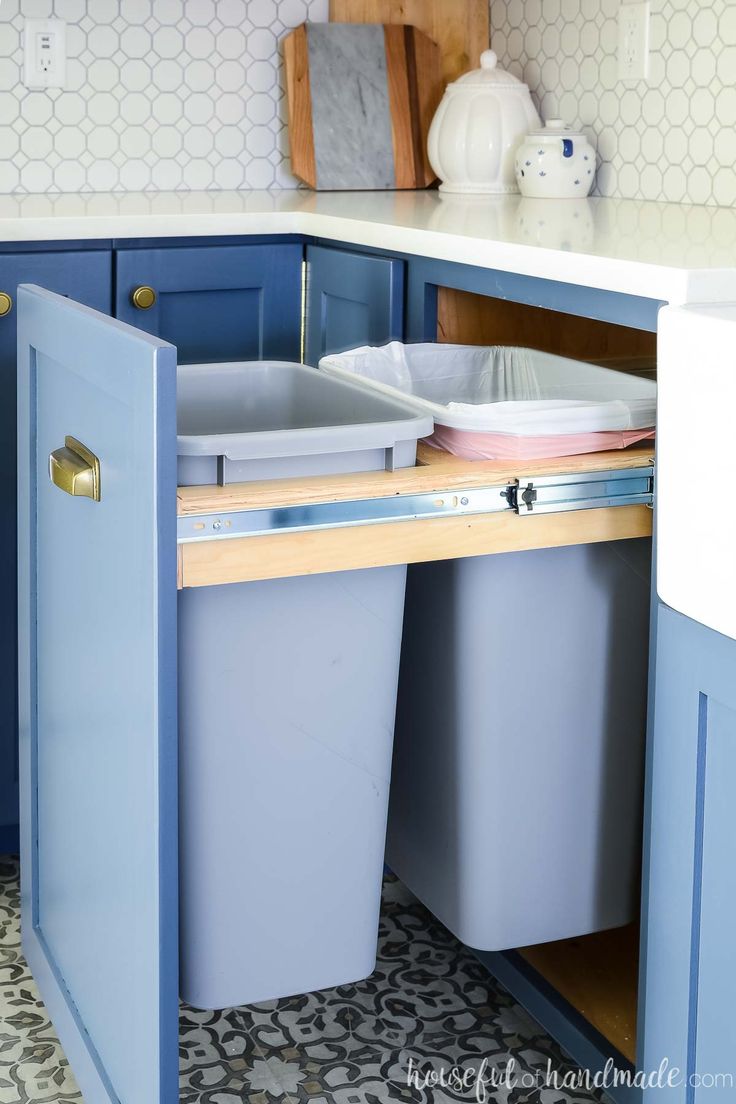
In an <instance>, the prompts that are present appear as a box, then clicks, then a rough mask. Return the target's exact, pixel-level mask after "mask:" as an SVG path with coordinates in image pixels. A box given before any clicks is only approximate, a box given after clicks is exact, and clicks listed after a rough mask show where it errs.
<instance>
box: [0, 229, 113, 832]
mask: <svg viewBox="0 0 736 1104" xmlns="http://www.w3.org/2000/svg"><path fill="white" fill-rule="evenodd" d="M19 284H40V285H42V286H43V287H45V288H48V289H49V290H51V291H56V292H58V293H59V294H61V295H67V296H69V297H70V298H73V299H76V300H78V301H79V302H81V303H86V304H87V305H88V306H90V307H95V308H96V309H97V310H100V311H105V312H106V313H109V312H110V308H111V306H112V258H111V254H110V253H109V252H107V251H105V250H85V251H84V252H67V253H64V252H51V253H3V254H0V291H4V292H7V293H8V295H10V296H12V298H13V309H12V310H11V312H10V313H9V314H6V315H5V316H4V317H3V318H0V380H1V381H2V402H0V447H2V450H3V455H4V456H5V464H6V468H9V469H10V470H9V471H8V472H7V473H6V477H5V478H4V479H3V480H2V482H0V534H1V536H0V850H3V849H5V848H10V847H14V846H15V833H16V832H17V825H18V708H17V695H18V691H17V677H18V676H17V644H16V640H17V612H16V606H17V597H16V484H15V474H16V462H15V457H16V367H15V361H16V337H17V318H18V311H17V297H18V295H17V293H18V285H19ZM69 432H70V433H73V430H72V428H71V427H70V428H69Z"/></svg>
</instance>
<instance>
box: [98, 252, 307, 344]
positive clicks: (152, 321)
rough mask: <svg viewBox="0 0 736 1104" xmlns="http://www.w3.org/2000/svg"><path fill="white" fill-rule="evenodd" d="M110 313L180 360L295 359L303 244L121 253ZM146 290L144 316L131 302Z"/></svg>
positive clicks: (298, 333)
mask: <svg viewBox="0 0 736 1104" xmlns="http://www.w3.org/2000/svg"><path fill="white" fill-rule="evenodd" d="M115 265H116V295H115V313H116V315H117V317H118V318H121V319H122V320H123V321H124V322H129V323H130V324H131V325H132V326H137V327H138V328H139V329H144V330H148V332H149V333H154V334H157V335H158V336H159V337H161V338H163V339H164V340H165V341H170V342H172V344H174V345H176V347H177V350H178V357H179V362H180V363H182V364H186V363H189V364H191V363H196V362H197V361H215V360H260V359H273V360H298V359H299V354H300V344H301V267H302V246H301V245H299V244H287V245H278V244H276V245H235V246H227V245H226V246H194V247H192V248H162V249H122V250H119V251H118V252H117V254H116V262H115ZM141 286H146V287H151V288H153V289H154V291H155V292H156V302H155V304H154V305H153V307H151V308H150V309H149V310H140V309H139V308H137V307H136V306H135V305H134V303H133V299H132V296H133V293H134V291H135V290H136V288H138V287H141Z"/></svg>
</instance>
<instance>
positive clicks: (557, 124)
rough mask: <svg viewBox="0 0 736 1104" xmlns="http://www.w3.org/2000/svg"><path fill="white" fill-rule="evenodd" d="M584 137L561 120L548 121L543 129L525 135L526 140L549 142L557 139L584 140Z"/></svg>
mask: <svg viewBox="0 0 736 1104" xmlns="http://www.w3.org/2000/svg"><path fill="white" fill-rule="evenodd" d="M584 137H585V135H584V134H583V133H582V132H581V131H579V130H573V129H572V127H569V126H567V125H566V124H565V123H564V121H563V120H562V119H548V120H547V122H546V123H545V124H544V126H543V127H540V128H539V130H530V131H529V132H528V134H527V138H536V139H539V141H544V140H545V139H547V140H549V141H551V140H553V139H559V138H584Z"/></svg>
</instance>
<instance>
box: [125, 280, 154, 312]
mask: <svg viewBox="0 0 736 1104" xmlns="http://www.w3.org/2000/svg"><path fill="white" fill-rule="evenodd" d="M130 298H131V300H132V303H133V306H134V307H137V308H138V310H150V309H151V307H153V306H154V305H155V303H156V292H155V291H154V290H153V288H152V287H148V285H147V284H142V285H141V286H140V287H137V288H136V289H135V291H134V292H133V294H132V295H131V297H130Z"/></svg>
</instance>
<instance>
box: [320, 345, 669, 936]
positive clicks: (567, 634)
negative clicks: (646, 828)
mask: <svg viewBox="0 0 736 1104" xmlns="http://www.w3.org/2000/svg"><path fill="white" fill-rule="evenodd" d="M320 368H321V369H323V370H324V371H326V372H327V373H329V374H330V375H333V373H334V375H335V376H336V377H337V378H341V379H350V378H352V379H355V380H357V381H360V382H361V383H362V384H363V386H365V387H366V388H371V389H374V393H375V394H386V395H388V394H392V395H395V396H398V395H403V396H404V397H405V399H406V401H408V402H411V403H412V404H413V405H414V407H415V409H417V410H424V411H427V410H428V409H430V408H431V409H433V410H435V424H436V426H442V425H443V424H446V425H447V426H449V427H454V428H457V427H458V426H459V427H461V430H460V431H461V432H465V429H464V428H463V427H466V426H468V425H469V426H471V427H472V425H473V424H474V421H475V420H477V419H478V417H479V412H481V411H482V412H484V417H485V418H486V419H487V420H488V425H490V426H494V425H495V426H497V425H504V424H505V426H506V429H509V430H512V431H513V430H514V429H516V428H518V427H519V426H522V427H523V428H524V430H525V432H526V433H527V434H529V433H531V436H524V435H522V436H519V437H518V438H514V441H515V447H517V448H518V450H519V451H521V452H522V453H523V452H524V450H526V449H530V448H533V447H534V446H533V444H532V445H530V442H532V443H534V442H535V441H536V440H537V439H536V438H535V437H534V433H541V432H543V433H544V435H545V438H544V443H545V444H549V440H548V435H550V434H553V433H554V431H555V429H559V427H560V425H562V424H563V422H564V420H565V419H566V418H568V419H569V418H570V417H572V418H573V420H575V419H577V423H576V425H575V426H573V427H572V428H574V429H575V431H576V433H578V434H594V432H595V431H598V430H600V429H601V428H602V427H605V425H606V424H607V423H606V418H607V417H609V416H610V417H611V418H613V419H614V420H615V419H616V418H621V417H622V416H625V417H628V418H629V419H633V418H634V416H636V417H637V418H639V419H640V421H641V424H642V425H643V426H651V424H652V423H653V420H654V393H655V388H654V385H653V384H651V383H649V382H646V381H645V382H644V383H642V382H641V381H636V380H634V381H633V383H632V381H631V380H630V379H627V377H626V376H625V375H623V374H622V373H616V372H610V371H609V372H604V371H603V370H602V369H600V368H597V367H596V366H593V365H587V364H583V363H580V362H576V361H570V360H565V359H562V358H559V357H546V356H545V355H544V354H541V353H536V352H534V351H528V350H514V349H508V350H505V349H503V348H496V347H494V348H487V349H486V348H476V347H474V346H442V345H417V346H401V345H399V344H398V343H393V344H391V345H388V346H386V347H385V348H383V349H378V350H371V349H358V350H354V351H353V352H349V353H345V354H334V355H332V356H330V357H326V358H324V359H323V360H322V361H321V362H320ZM466 374H467V378H466ZM609 392H610V393H609ZM540 400H541V403H540ZM548 400H552V401H548ZM563 400H564V401H563ZM593 400H595V402H594V401H593ZM627 403H628V404H629V406H630V408H631V409H630V410H629V409H628V407H627V405H626V404H627ZM540 405H541V407H543V409H542V410H541V413H540ZM591 411H592V415H591ZM627 411H628V413H627ZM622 412H623V414H622ZM558 415H559V417H560V418H561V419H562V420H561V421H560V422H559V423H558V421H557V420H556V419H557V417H558ZM463 417H465V418H466V419H467V422H463V420H462V418H463ZM540 418H541V421H540ZM537 422H539V424H537ZM578 423H579V424H578ZM540 425H543V428H542V429H540ZM566 428H567V429H570V426H567V427H566ZM499 436H503V435H499ZM552 440H554V437H553V438H552ZM564 440H565V438H564V437H562V436H561V437H560V447H559V451H561V452H562V451H564V444H563V442H564ZM461 443H462V442H461ZM601 447H602V446H601ZM458 451H460V450H458ZM577 451H580V450H579V449H577ZM461 454H462V452H461ZM529 454H530V455H534V454H535V453H534V452H533V451H530V453H529ZM538 454H541V455H544V453H538ZM520 474H523V466H522V467H521V469H520ZM650 558H651V542H650V541H648V540H643V541H622V542H618V543H608V544H596V545H582V546H579V547H569V548H558V549H545V550H541V551H533V552H517V553H507V554H502V555H492V556H481V557H475V558H470V559H462V560H455V561H449V562H443V563H436V564H421V565H413V566H412V567H411V568H410V569H409V575H408V582H407V595H406V607H405V619H404V645H403V650H402V668H401V677H400V682H399V698H398V713H397V722H396V735H395V746H394V761H393V772H392V782H391V800H390V806H389V825H388V836H387V844H386V860H387V862H388V864H389V866H391V868H392V869H393V870H394V871H395V872H396V873H397V874H398V876H399V877H400V878H401V879H402V880H403V881H404V882H405V883H406V884H407V885H408V886H409V887H410V888H411V889H412V890H413V891H414V893H416V895H417V896H418V897H419V898H421V900H423V901H424V903H425V904H426V905H427V906H428V907H429V908H430V909H431V910H432V912H434V914H435V915H436V916H438V917H439V919H440V920H442V921H443V923H445V924H446V925H447V927H448V928H450V930H451V931H453V932H454V933H455V935H457V936H458V937H459V938H460V939H461V940H462V941H463V942H465V943H467V944H469V945H470V946H472V947H475V948H478V949H481V950H486V951H496V950H503V949H507V948H512V947H519V946H525V945H527V944H532V943H541V942H546V941H548V940H554V939H563V938H566V937H570V936H576V935H583V934H586V933H588V932H593V931H598V930H602V929H605V928H610V927H616V926H618V925H622V924H625V923H627V922H628V921H629V920H632V919H633V918H634V916H635V915H636V912H637V908H638V891H639V872H640V871H639V868H640V856H641V824H642V775H643V761H644V735H645V726H646V680H647V654H648V635H649V600H650V583H649V575H650Z"/></svg>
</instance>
